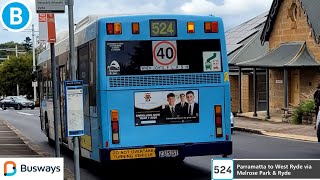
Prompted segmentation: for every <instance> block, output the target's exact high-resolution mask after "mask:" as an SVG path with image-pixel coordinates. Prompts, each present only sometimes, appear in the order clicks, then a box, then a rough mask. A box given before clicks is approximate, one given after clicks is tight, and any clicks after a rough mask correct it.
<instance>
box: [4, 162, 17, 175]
mask: <svg viewBox="0 0 320 180" xmlns="http://www.w3.org/2000/svg"><path fill="white" fill-rule="evenodd" d="M10 165H11V166H13V167H12V170H10V169H8V166H10ZM16 173H17V165H16V163H15V162H13V161H7V162H5V163H4V176H13V175H15V174H16Z"/></svg>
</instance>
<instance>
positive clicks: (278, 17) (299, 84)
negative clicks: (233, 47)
mask: <svg viewBox="0 0 320 180" xmlns="http://www.w3.org/2000/svg"><path fill="white" fill-rule="evenodd" d="M319 8H320V0H274V1H273V3H272V5H271V8H270V11H269V14H268V18H267V21H266V23H265V25H264V28H263V32H262V34H261V37H260V40H261V43H262V45H263V44H264V43H265V42H269V52H268V53H267V54H266V55H264V56H261V57H258V58H254V59H251V60H248V61H246V62H240V63H237V64H236V65H237V66H239V67H240V68H241V69H243V68H253V69H254V71H255V72H257V69H260V68H265V69H266V72H267V74H268V76H267V80H266V85H267V90H268V91H269V92H267V94H269V96H267V113H268V114H269V112H270V111H271V112H273V111H277V110H279V109H280V108H283V107H289V106H296V105H298V104H299V103H300V102H301V101H302V100H303V94H307V93H309V92H310V91H314V90H315V88H316V86H317V84H318V83H319V82H320V45H319V43H320V10H319ZM253 76H254V79H255V77H257V76H256V75H255V74H254V75H253ZM254 82H256V83H253V84H254V87H253V88H254V89H257V81H254ZM241 93H242V92H241V89H240V94H241ZM254 94H255V95H254V97H256V96H257V94H256V93H254ZM254 100H255V101H256V99H255V98H254ZM239 105H241V104H239ZM255 107H256V106H255ZM240 109H241V107H240ZM253 109H254V111H256V110H257V108H253Z"/></svg>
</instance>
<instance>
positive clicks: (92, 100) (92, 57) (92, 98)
mask: <svg viewBox="0 0 320 180" xmlns="http://www.w3.org/2000/svg"><path fill="white" fill-rule="evenodd" d="M89 61H90V69H89V70H90V73H89V79H90V82H89V106H96V41H95V40H93V41H91V42H90V43H89Z"/></svg>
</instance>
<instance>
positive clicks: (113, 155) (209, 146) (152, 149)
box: [100, 141, 232, 162]
mask: <svg viewBox="0 0 320 180" xmlns="http://www.w3.org/2000/svg"><path fill="white" fill-rule="evenodd" d="M231 154H232V141H221V142H211V143H189V144H175V145H155V146H141V147H125V148H112V149H111V148H105V149H100V161H101V162H104V161H109V160H125V159H165V158H184V157H190V156H206V155H231Z"/></svg>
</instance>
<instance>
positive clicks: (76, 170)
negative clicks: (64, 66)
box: [68, 0, 80, 180]
mask: <svg viewBox="0 0 320 180" xmlns="http://www.w3.org/2000/svg"><path fill="white" fill-rule="evenodd" d="M73 5H74V0H68V18H69V45H70V48H69V49H70V58H69V75H70V78H71V79H72V80H76V69H75V68H76V64H75V63H76V59H75V47H74V19H73ZM73 159H74V162H73V163H74V174H75V180H80V165H79V138H78V136H75V137H73Z"/></svg>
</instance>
